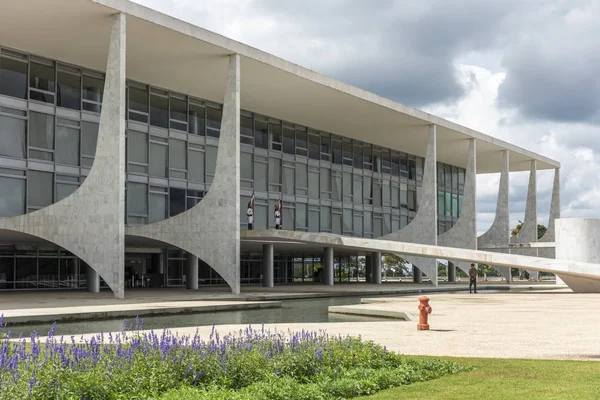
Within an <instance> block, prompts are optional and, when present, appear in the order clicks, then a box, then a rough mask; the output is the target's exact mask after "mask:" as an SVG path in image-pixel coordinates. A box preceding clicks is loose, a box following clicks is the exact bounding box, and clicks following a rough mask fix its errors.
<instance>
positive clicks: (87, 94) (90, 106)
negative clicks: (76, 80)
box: [82, 75, 104, 113]
mask: <svg viewBox="0 0 600 400" xmlns="http://www.w3.org/2000/svg"><path fill="white" fill-rule="evenodd" d="M103 93H104V81H103V80H102V79H100V78H96V77H93V76H87V75H84V76H83V92H82V98H83V109H84V110H86V111H92V112H96V113H99V112H100V108H101V104H102V96H103Z"/></svg>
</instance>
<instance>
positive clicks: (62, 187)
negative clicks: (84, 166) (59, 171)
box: [56, 183, 79, 201]
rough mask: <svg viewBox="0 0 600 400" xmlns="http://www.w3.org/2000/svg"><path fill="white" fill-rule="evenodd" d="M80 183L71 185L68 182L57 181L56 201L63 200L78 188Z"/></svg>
mask: <svg viewBox="0 0 600 400" xmlns="http://www.w3.org/2000/svg"><path fill="white" fill-rule="evenodd" d="M78 187H79V186H78V185H71V184H68V183H57V184H56V201H61V200H62V199H65V198H67V197H69V196H70V195H71V194H73V192H74V191H76V190H77V188H78Z"/></svg>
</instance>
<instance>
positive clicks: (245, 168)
mask: <svg viewBox="0 0 600 400" xmlns="http://www.w3.org/2000/svg"><path fill="white" fill-rule="evenodd" d="M253 166H254V165H253V160H252V153H245V152H242V154H240V179H241V181H242V187H248V188H252V180H253V179H254V170H253Z"/></svg>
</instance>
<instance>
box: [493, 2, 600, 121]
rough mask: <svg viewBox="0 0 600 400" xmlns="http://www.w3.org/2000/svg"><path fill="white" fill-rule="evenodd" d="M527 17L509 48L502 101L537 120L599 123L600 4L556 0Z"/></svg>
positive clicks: (520, 24)
mask: <svg viewBox="0 0 600 400" xmlns="http://www.w3.org/2000/svg"><path fill="white" fill-rule="evenodd" d="M528 17H529V18H528V20H527V21H525V20H522V21H521V23H518V24H517V26H518V28H519V29H516V30H515V32H514V33H513V38H512V39H511V43H510V45H509V46H508V47H507V48H506V50H505V53H504V58H503V60H502V65H503V67H504V68H505V69H506V71H507V74H506V79H505V81H504V82H503V84H502V85H501V87H500V91H499V99H498V101H499V104H500V105H501V106H506V107H515V108H517V109H518V110H519V112H520V114H521V115H522V116H524V117H528V118H533V119H539V120H553V121H561V122H583V121H585V122H591V123H600V80H599V79H598V71H599V70H600V47H599V46H598V37H600V24H598V23H597V21H598V19H599V18H600V6H598V5H597V4H596V3H594V2H592V1H589V0H579V1H578V0H575V1H569V2H562V1H558V2H556V5H555V6H553V7H549V8H546V9H543V10H541V11H539V12H538V13H537V14H535V13H534V14H530V15H528Z"/></svg>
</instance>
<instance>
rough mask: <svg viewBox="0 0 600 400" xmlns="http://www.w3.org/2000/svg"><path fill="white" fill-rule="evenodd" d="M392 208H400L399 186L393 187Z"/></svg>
mask: <svg viewBox="0 0 600 400" xmlns="http://www.w3.org/2000/svg"><path fill="white" fill-rule="evenodd" d="M392 207H394V208H398V207H400V196H399V188H398V186H393V185H392Z"/></svg>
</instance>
